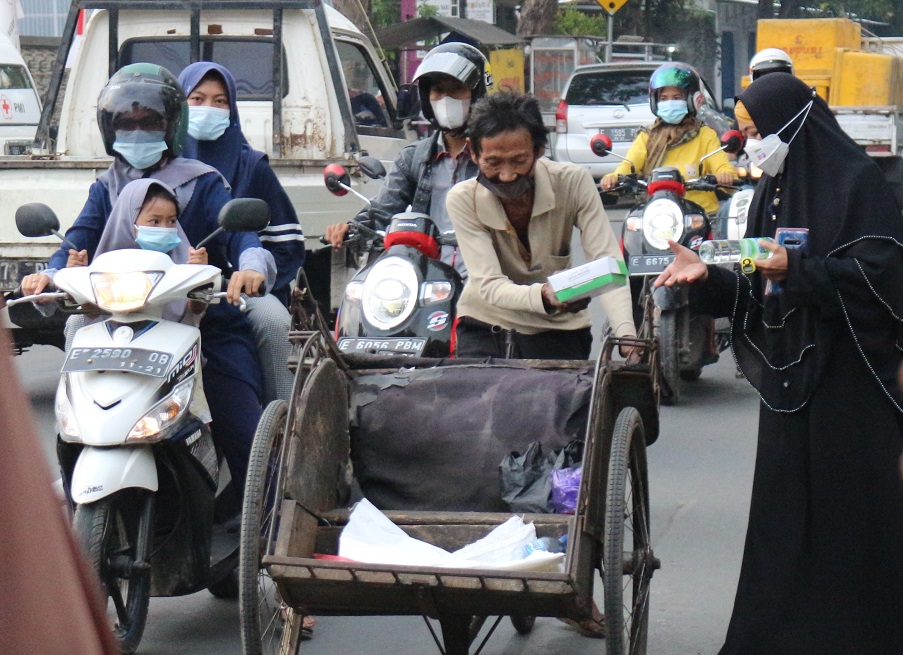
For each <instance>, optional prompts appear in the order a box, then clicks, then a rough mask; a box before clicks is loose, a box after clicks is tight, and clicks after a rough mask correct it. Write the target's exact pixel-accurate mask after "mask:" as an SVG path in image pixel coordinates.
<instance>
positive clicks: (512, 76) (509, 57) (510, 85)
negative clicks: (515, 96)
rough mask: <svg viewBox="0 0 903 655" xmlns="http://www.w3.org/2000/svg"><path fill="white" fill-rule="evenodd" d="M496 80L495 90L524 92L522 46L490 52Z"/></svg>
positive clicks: (490, 63) (493, 74) (490, 60)
mask: <svg viewBox="0 0 903 655" xmlns="http://www.w3.org/2000/svg"><path fill="white" fill-rule="evenodd" d="M489 65H490V66H492V77H493V80H494V84H493V91H512V92H514V93H523V92H524V51H523V50H522V49H521V48H512V49H505V50H493V51H492V52H490V53H489Z"/></svg>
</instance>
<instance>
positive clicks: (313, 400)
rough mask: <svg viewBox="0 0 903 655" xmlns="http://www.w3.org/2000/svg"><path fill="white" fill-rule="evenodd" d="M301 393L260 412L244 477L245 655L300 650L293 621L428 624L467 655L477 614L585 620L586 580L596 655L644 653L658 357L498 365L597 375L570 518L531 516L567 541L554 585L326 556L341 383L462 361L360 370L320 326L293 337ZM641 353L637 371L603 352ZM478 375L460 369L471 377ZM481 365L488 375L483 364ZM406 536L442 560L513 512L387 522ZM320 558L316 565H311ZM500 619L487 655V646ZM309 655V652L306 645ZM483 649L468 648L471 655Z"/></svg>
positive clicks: (517, 621) (521, 627)
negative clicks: (326, 618) (596, 623)
mask: <svg viewBox="0 0 903 655" xmlns="http://www.w3.org/2000/svg"><path fill="white" fill-rule="evenodd" d="M291 339H292V341H293V343H294V346H295V355H294V357H293V362H294V365H295V366H296V378H295V388H294V393H293V396H292V398H291V400H290V402H287V403H286V402H284V401H276V402H274V403H272V404H270V405H269V406H268V407H267V408H266V410H265V412H264V415H263V418H262V420H261V423H260V425H259V428H258V431H257V435H256V438H255V442H254V446H253V451H252V456H251V461H250V465H249V467H248V479H247V489H246V494H245V509H244V520H243V525H242V564H241V578H240V580H241V583H240V586H241V623H242V639H243V644H244V652H245V653H246V654H248V655H251V654H261V653H265V654H270V653H281V654H292V655H293V654H295V653H297V652H299V649H300V641H301V635H302V617H303V615H308V614H310V615H328V614H338V615H422V616H424V617H430V618H433V619H437V620H438V623H439V626H440V628H441V634H442V643H441V644H440V641H439V638H438V636H437V635H436V634H435V631H434V630H433V628H432V625H431V624H430V622H429V621H426V624H427V626H429V628H430V631H431V632H432V633H433V638H434V639H435V640H436V644H437V646H439V650H440V652H443V653H446V654H447V655H466V654H468V653H470V652H471V645H472V643H473V642H474V641H475V638H476V636H477V633H478V631H479V630H480V628H481V626H482V625H483V623H484V621H485V620H486V617H490V616H492V617H499V620H500V618H501V617H504V616H510V617H511V619H512V621H513V623H514V626H515V628H516V629H517V630H518V631H520V632H523V633H526V632H529V631H530V629H531V628H532V625H533V618H534V617H537V616H549V617H562V618H570V619H574V620H578V621H579V620H582V619H586V618H588V617H590V616H591V613H592V609H593V593H592V592H593V583H594V579H595V575H596V572H597V571H598V572H599V573H600V575H601V582H602V584H603V587H604V599H605V600H604V611H605V615H606V632H607V637H606V642H605V652H606V653H607V654H608V655H622V654H624V653H638V654H640V653H645V651H646V636H647V629H648V617H649V589H650V581H651V578H652V574H653V572H654V571H655V569H657V568H658V567H659V561H658V560H657V559H656V558H655V557H654V555H653V552H652V547H651V544H650V532H649V487H648V478H647V468H646V450H645V449H646V444H647V443H651V442H652V441H654V439H655V438H656V437H657V435H658V376H657V373H656V371H657V366H656V354H657V353H656V346H655V342H654V341H652V340H651V339H650V340H617V339H613V338H612V339H608V340H607V341H606V343H605V344H604V345H603V347H602V352H601V355H600V357H599V359H598V362H596V363H595V365H594V363H593V362H584V361H580V362H570V361H569V362H561V361H540V360H507V361H502V362H497V363H496V364H497V365H500V366H518V367H537V368H578V367H583V368H589V369H590V370H593V368H594V373H593V375H594V378H593V380H594V381H593V388H592V395H591V401H590V410H589V417H588V421H587V433H586V442H585V446H584V456H583V476H582V483H581V488H580V494H579V500H578V509H577V512H576V514H574V515H556V514H534V515H527V516H525V517H524V519H525V521H528V522H529V521H532V522H533V523H534V524H535V526H536V531H537V534H538V535H539V536H561V535H564V534H565V533H567V534H568V536H569V538H568V545H567V552H566V558H565V571H564V572H563V573H547V572H510V571H494V570H484V569H467V570H462V569H445V568H430V567H415V566H388V565H379V564H365V563H357V562H348V561H334V560H329V559H323V558H322V554H327V555H329V554H333V555H334V554H336V553H337V548H338V537H339V533H340V531H341V530H342V526H343V525H345V523H346V522H347V521H348V517H349V509H348V508H347V507H341V506H336V498H337V493H336V489H337V487H338V486H341V485H343V484H345V482H346V480H347V479H348V478H349V476H350V470H349V467H350V464H349V446H350V444H349V427H348V415H349V411H348V390H347V389H348V386H349V385H348V381H349V379H350V378H353V377H354V376H356V375H360V374H362V373H372V372H373V371H374V370H386V371H391V370H392V369H395V370H397V369H398V368H399V367H401V366H402V365H403V366H406V367H411V366H414V367H418V368H419V367H434V366H461V365H467V364H468V362H466V361H465V360H431V359H413V358H398V357H373V356H370V357H360V356H359V357H354V356H343V355H342V354H341V353H339V352H338V351H337V350H336V348H335V346H334V343H333V341H332V340H331V338H330V337H329V336H328V335H327V334H326V333H325V332H324V331H323V330H322V329H321V330H316V331H306V332H302V331H298V332H293V333H292V334H291ZM625 342H626V343H630V344H638V343H640V344H642V345H643V346H644V348H645V355H644V359H643V361H642V363H640V364H639V365H632V366H629V367H628V366H625V365H623V364H622V363H618V362H615V361H612V358H611V354H612V349H613V348H614V347H616V346H618V345H620V344H623V343H625ZM473 363H474V362H470V364H473ZM483 365H486V364H485V363H484V364H483ZM385 513H386V514H387V516H388V517H389V518H390V519H391V520H392V521H393V522H394V523H395V524H396V525H398V526H400V527H401V528H402V529H403V530H405V531H406V532H407V533H409V534H410V535H412V536H414V537H416V538H419V539H422V540H424V541H427V542H430V543H433V544H436V545H438V546H440V547H443V548H446V549H448V550H455V549H457V548H460V547H461V546H463V545H465V544H467V543H470V542H472V541H475V540H477V539H478V538H480V537H482V536H485V534H486V533H487V532H488V531H489V530H490V529H492V528H493V527H495V526H497V525H499V524H501V523H503V522H504V521H505V520H507V519H508V518H510V516H511V514H501V513H499V514H495V513H479V512H467V511H464V512H391V511H388V512H385ZM315 553H316V554H317V555H318V557H317V558H315V557H314V554H315ZM496 625H498V620H496V622H495V625H493V626H492V627H491V628H490V630H489V631H488V632H489V634H487V635H486V636H485V639H483V642H484V643H485V640H486V639H488V637H489V635H491V634H492V632H493V630H494V629H495V626H496ZM309 644H310V648H311V650H312V651H315V650H316V641H315V640H314V641H311V642H309ZM478 651H479V649H477V652H478Z"/></svg>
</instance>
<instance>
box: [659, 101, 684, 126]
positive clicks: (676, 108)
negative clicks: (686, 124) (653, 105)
mask: <svg viewBox="0 0 903 655" xmlns="http://www.w3.org/2000/svg"><path fill="white" fill-rule="evenodd" d="M688 112H689V109H687V101H686V100H662V101H661V102H660V103H658V117H659V118H661V119H662V120H663V121H665V122H666V123H670V124H671V125H677V124H678V123H680V122H681V121H682V120H683V119H684V116H686V115H687V113H688Z"/></svg>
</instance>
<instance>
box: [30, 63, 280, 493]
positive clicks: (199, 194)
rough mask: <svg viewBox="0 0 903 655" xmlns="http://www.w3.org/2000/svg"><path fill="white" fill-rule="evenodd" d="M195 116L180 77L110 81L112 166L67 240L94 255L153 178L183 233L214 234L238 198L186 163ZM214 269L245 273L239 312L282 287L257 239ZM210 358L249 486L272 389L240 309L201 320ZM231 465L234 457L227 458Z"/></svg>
mask: <svg viewBox="0 0 903 655" xmlns="http://www.w3.org/2000/svg"><path fill="white" fill-rule="evenodd" d="M187 114H188V107H187V104H186V101H185V95H184V93H183V92H182V89H181V87H180V86H179V83H178V81H177V80H176V78H175V77H174V76H173V75H172V73H170V72H169V71H167V70H166V69H165V68H162V67H161V66H156V65H152V64H131V65H129V66H126V67H124V68H122V69H121V70H120V71H119V72H117V73H116V74H114V75H113V77H111V78H110V81H109V82H108V84H107V85H106V86H105V87H104V89H103V91H101V93H100V97H99V98H98V103H97V119H98V125H99V127H100V132H101V135H102V137H103V140H104V145H105V146H106V150H107V153H108V154H110V155H111V156H113V157H114V161H113V163H112V164H111V165H110V167H109V168H108V169H107V170H106V171H104V173H102V174H101V175H100V176H99V177H98V179H97V181H96V182H95V183H94V184H93V185H92V186H91V189H90V190H89V193H88V201H87V203H86V204H85V207H84V208H83V209H82V212H81V214H79V216H78V218H77V219H76V220H75V223H74V224H73V225H72V227H71V228H70V229H69V230H68V231H67V232H66V237H67V239H68V240H69V241H71V242H72V243H73V244H75V245H76V246H78V248H79V250H82V249H83V250H86V251H87V254H88V255H89V256H91V255H93V254H94V252H95V250H96V248H97V246H98V243H99V241H100V238H101V235H102V233H103V230H104V227H105V225H106V222H107V220H108V219H109V217H110V212H111V208H112V205H113V203H114V202H115V201H116V198H117V197H118V195H119V192H120V191H121V190H122V189H123V188H124V187H125V185H126V184H128V183H129V182H130V181H132V180H135V179H139V178H143V177H150V178H153V179H155V180H159V181H161V182H164V183H165V184H167V185H168V186H169V187H170V188H171V189H172V190H173V191H174V192H175V195H176V199H177V200H178V203H179V208H180V215H179V224H180V225H181V226H182V228H183V230H184V231H185V234H186V235H187V237H188V239H189V241H190V242H191V243H198V242H200V241H201V240H202V239H203V238H205V237H207V236H208V235H210V234H211V233H212V232H214V231H215V230H216V229H217V227H218V225H217V216H218V214H219V211H220V209H221V208H222V207H223V205H225V204H226V203H227V202H228V201H229V200H231V195H230V194H229V191H228V190H227V189H226V187H225V185H224V184H223V181H222V177H221V176H220V174H219V173H218V172H217V171H216V170H215V169H213V168H211V167H210V166H207V165H206V164H203V163H201V162H198V161H194V160H189V159H183V158H182V157H180V156H179V154H180V153H181V150H182V144H183V143H184V141H185V134H186V127H187V126H186V120H185V117H186V116H187ZM207 250H208V254H209V258H210V263H211V264H213V265H214V266H218V267H220V268H221V269H222V270H223V271H229V270H231V266H230V262H232V263H234V264H236V265H237V269H238V270H236V271H234V272H233V273H232V276H231V278H230V281H229V287H228V293H227V300H228V301H229V302H230V303H235V304H237V303H239V302H240V295H241V293H246V294H247V295H249V296H255V295H257V294H258V288H259V287H260V286H261V284H263V283H264V282H267V287H270V286H272V283H273V280H274V279H275V266H274V264H273V259H272V256H271V255H270V254H269V253H268V252H267V251H266V250H265V249H264V248H263V247H262V246H261V243H260V240H259V239H258V238H257V235H256V234H253V233H249V232H241V233H223V234H220V235H218V236H217V237H216V238H214V239H213V240H212V241H211V242H210V243H209V244H208V246H207ZM69 254H70V251H69V249H68V248H67V247H61V248H60V250H58V251H57V252H56V253H55V254H54V255H53V257H51V259H50V266H49V268H48V270H47V271H45V272H43V273H40V274H35V275H29V276H27V277H26V278H25V279H23V281H22V291H23V293H25V294H34V293H40V291H41V290H43V289H44V288H45V287H46V286H47V285H48V284H50V282H51V281H52V276H53V274H54V273H55V272H56V270H57V269H59V268H62V267H63V266H64V265H65V263H66V261H67V259H68V256H69ZM200 328H201V334H202V348H203V354H204V356H205V358H206V365H205V369H204V388H205V391H206V393H207V397H208V400H209V402H210V410H211V414H212V415H213V423H214V426H215V427H214V434H215V437H216V439H217V441H218V442H219V443H220V444H221V445H223V446H224V447H223V450H224V452H225V453H227V454H228V453H232V456H229V457H228V460H229V467H230V470H231V473H232V476H233V479H234V480H236V482H237V483H238V485H237V486H238V487H239V488H240V487H242V486H243V484H244V474H245V471H246V469H247V456H248V453H249V452H250V447H251V442H252V440H253V438H254V431H255V430H256V428H257V422H258V420H259V418H260V412H261V400H260V399H261V393H262V381H261V374H260V365H259V363H258V361H257V351H256V346H255V344H254V340H253V337H252V335H251V330H250V327H249V325H248V322H247V320H246V319H245V317H244V316H243V315H242V314H241V312H239V311H238V309H237V308H236V307H234V306H231V305H229V304H226V303H219V304H216V305H213V306H211V307H210V308H209V310H208V311H207V313H206V315H205V316H204V318H203V320H202V321H201V325H200ZM227 456H228V455H227Z"/></svg>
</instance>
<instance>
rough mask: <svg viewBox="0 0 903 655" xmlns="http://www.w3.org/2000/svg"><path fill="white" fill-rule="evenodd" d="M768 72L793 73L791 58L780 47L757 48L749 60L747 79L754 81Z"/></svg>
mask: <svg viewBox="0 0 903 655" xmlns="http://www.w3.org/2000/svg"><path fill="white" fill-rule="evenodd" d="M768 73H790V74H791V75H793V60H792V59H790V55H788V54H787V53H786V52H784V51H783V50H781V49H780V48H765V49H764V50H759V52H757V53H756V54H754V55H753V58H752V59H750V60H749V79H750V81H751V82H755V81H756V80H757V79H759V78H760V77H762V76H763V75H766V74H768Z"/></svg>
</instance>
